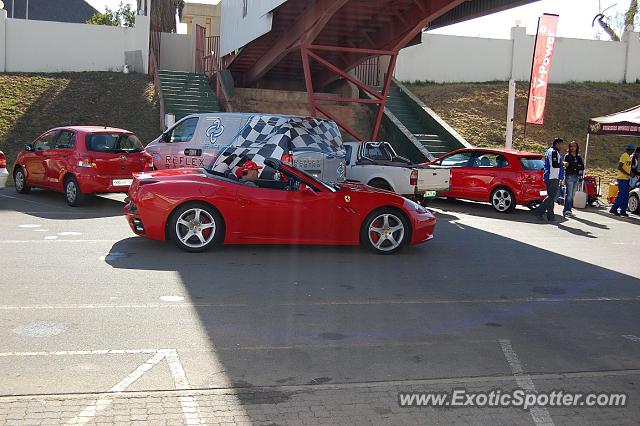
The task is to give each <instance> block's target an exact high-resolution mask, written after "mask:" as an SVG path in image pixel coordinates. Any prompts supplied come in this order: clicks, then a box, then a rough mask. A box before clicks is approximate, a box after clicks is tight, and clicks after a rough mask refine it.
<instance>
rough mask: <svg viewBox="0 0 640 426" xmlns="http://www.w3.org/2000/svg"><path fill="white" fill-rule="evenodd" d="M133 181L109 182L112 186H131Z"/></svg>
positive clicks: (117, 180)
mask: <svg viewBox="0 0 640 426" xmlns="http://www.w3.org/2000/svg"><path fill="white" fill-rule="evenodd" d="M132 183H133V179H114V180H112V181H111V185H112V186H131V184H132Z"/></svg>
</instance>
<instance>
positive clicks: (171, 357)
mask: <svg viewBox="0 0 640 426" xmlns="http://www.w3.org/2000/svg"><path fill="white" fill-rule="evenodd" d="M166 358H167V363H168V364H169V371H171V377H173V383H174V386H175V388H176V389H190V388H191V385H189V380H187V375H186V373H185V372H184V368H182V363H181V362H180V357H179V356H178V351H176V350H172V351H167V353H166ZM178 400H179V401H180V406H181V407H182V414H184V418H185V420H186V421H187V424H188V425H199V424H202V422H201V420H200V413H199V407H198V402H197V401H196V398H195V397H194V396H193V395H184V396H180V397H178Z"/></svg>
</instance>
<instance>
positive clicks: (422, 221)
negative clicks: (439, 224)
mask: <svg viewBox="0 0 640 426" xmlns="http://www.w3.org/2000/svg"><path fill="white" fill-rule="evenodd" d="M435 227H436V218H435V217H434V216H433V214H431V212H429V213H427V214H425V213H417V214H416V215H414V216H413V217H412V228H413V232H412V234H411V243H410V244H411V245H415V244H420V243H426V242H427V241H430V240H431V239H433V231H434V229H435Z"/></svg>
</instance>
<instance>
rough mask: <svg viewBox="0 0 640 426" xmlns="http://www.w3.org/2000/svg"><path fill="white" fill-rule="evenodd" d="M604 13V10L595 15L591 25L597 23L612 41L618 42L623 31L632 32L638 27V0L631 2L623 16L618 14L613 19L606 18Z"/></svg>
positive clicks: (639, 18)
mask: <svg viewBox="0 0 640 426" xmlns="http://www.w3.org/2000/svg"><path fill="white" fill-rule="evenodd" d="M607 9H608V8H607ZM604 12H606V9H605V10H604V11H602V12H601V13H599V14H597V15H596V17H595V18H594V19H593V23H594V24H595V22H596V21H597V22H598V24H599V25H600V27H601V28H602V30H603V31H604V32H605V33H606V34H607V35H608V36H609V38H610V39H611V40H613V41H620V39H621V37H622V34H623V33H624V32H625V31H633V30H634V29H635V28H636V27H638V25H639V21H640V15H639V14H638V0H631V3H630V4H629V9H627V12H626V13H624V14H622V13H618V14H617V15H615V16H613V17H609V16H606V15H605V14H604ZM616 30H617V31H616Z"/></svg>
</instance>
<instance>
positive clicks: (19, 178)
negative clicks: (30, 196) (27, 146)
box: [13, 167, 31, 194]
mask: <svg viewBox="0 0 640 426" xmlns="http://www.w3.org/2000/svg"><path fill="white" fill-rule="evenodd" d="M13 181H14V182H15V185H16V192H18V193H19V194H26V193H28V192H29V191H31V187H30V186H29V185H27V179H26V177H25V175H24V170H22V168H21V167H18V168H17V169H16V171H15V173H14V174H13Z"/></svg>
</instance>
